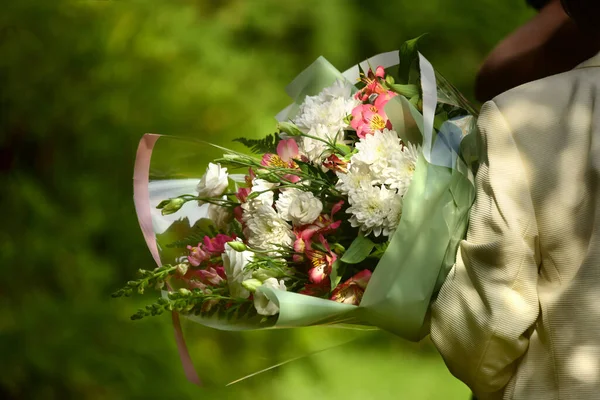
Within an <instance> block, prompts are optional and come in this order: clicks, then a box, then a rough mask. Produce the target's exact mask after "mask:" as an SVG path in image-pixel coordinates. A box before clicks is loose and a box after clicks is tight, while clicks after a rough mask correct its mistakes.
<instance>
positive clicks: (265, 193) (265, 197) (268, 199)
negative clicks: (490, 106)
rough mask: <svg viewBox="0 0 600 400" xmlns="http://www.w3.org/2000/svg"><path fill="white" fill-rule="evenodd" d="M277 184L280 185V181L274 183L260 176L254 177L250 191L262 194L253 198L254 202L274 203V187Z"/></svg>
mask: <svg viewBox="0 0 600 400" xmlns="http://www.w3.org/2000/svg"><path fill="white" fill-rule="evenodd" d="M277 186H279V184H278V183H272V182H269V181H266V180H264V179H258V178H255V179H253V180H252V189H251V190H250V193H260V194H259V195H258V197H256V198H255V199H252V202H260V203H263V204H267V205H269V206H271V205H273V189H274V188H276V187H277ZM261 192H262V193H261Z"/></svg>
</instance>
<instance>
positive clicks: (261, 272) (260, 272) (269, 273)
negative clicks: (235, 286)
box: [252, 268, 280, 282]
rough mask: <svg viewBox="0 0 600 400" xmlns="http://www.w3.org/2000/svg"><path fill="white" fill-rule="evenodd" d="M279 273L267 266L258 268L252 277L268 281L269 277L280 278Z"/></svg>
mask: <svg viewBox="0 0 600 400" xmlns="http://www.w3.org/2000/svg"><path fill="white" fill-rule="evenodd" d="M279 275H280V274H278V273H277V272H275V271H273V270H271V269H265V268H260V269H257V270H256V271H254V272H253V273H252V277H253V278H254V279H258V280H259V281H261V282H264V281H266V280H267V279H269V278H279Z"/></svg>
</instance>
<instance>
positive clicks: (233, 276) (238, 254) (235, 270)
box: [221, 239, 254, 299]
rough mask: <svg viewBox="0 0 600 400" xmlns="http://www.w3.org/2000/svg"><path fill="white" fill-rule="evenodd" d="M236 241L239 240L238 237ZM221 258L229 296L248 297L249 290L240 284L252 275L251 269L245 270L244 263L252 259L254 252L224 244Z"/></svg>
mask: <svg viewBox="0 0 600 400" xmlns="http://www.w3.org/2000/svg"><path fill="white" fill-rule="evenodd" d="M238 241H240V240H239V239H238ZM221 258H222V259H223V267H224V268H225V275H226V276H227V285H228V286H229V293H230V294H231V296H232V297H240V298H243V299H246V298H248V297H249V296H250V292H249V291H248V290H247V289H246V288H244V287H243V286H242V282H244V281H245V280H246V279H249V278H250V277H251V276H252V271H246V265H248V263H250V262H251V261H252V260H253V258H254V253H253V252H251V251H235V250H234V249H232V248H231V246H229V244H225V252H224V253H223V254H222V255H221Z"/></svg>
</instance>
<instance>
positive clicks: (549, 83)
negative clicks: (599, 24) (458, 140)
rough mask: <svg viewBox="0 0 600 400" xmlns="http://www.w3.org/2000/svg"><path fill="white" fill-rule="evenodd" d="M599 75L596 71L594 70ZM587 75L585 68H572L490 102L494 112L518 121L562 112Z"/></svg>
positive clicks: (530, 83)
mask: <svg viewBox="0 0 600 400" xmlns="http://www.w3.org/2000/svg"><path fill="white" fill-rule="evenodd" d="M597 73H599V74H600V68H597ZM586 74H589V71H586V70H585V69H573V70H570V71H567V72H563V73H561V74H557V75H552V76H549V77H546V78H543V79H539V80H536V81H533V82H529V83H525V84H523V85H520V86H517V87H516V88H513V89H511V90H508V91H506V92H504V93H502V94H500V95H498V96H496V97H494V98H493V99H492V102H494V103H495V104H496V106H497V107H498V110H499V111H500V112H501V113H502V114H503V115H505V117H508V118H509V119H510V118H512V117H515V118H521V117H531V116H534V115H538V116H540V115H543V114H544V113H546V112H554V111H556V110H557V109H564V108H566V107H568V106H569V104H570V103H571V102H572V101H573V93H574V92H575V91H576V90H578V87H579V86H580V85H578V82H580V81H581V79H582V76H584V75H586Z"/></svg>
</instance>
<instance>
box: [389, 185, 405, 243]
mask: <svg viewBox="0 0 600 400" xmlns="http://www.w3.org/2000/svg"><path fill="white" fill-rule="evenodd" d="M403 200H404V198H403V197H402V196H401V195H400V193H396V195H395V196H394V199H393V200H392V201H391V202H390V213H389V214H388V216H387V218H386V223H387V228H388V233H387V236H392V235H393V234H394V232H395V231H396V229H397V228H398V224H399V223H400V217H401V216H402V206H403V205H404V204H403Z"/></svg>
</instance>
